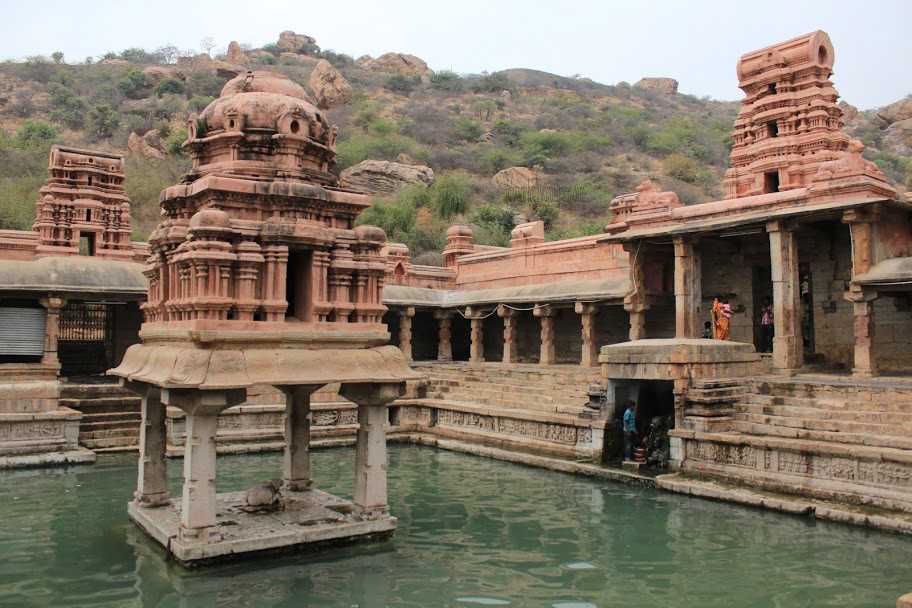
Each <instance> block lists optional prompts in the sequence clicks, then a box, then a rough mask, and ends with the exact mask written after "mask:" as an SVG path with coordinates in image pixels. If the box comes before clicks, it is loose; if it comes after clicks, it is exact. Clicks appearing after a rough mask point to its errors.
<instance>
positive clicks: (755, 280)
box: [751, 266, 773, 353]
mask: <svg viewBox="0 0 912 608" xmlns="http://www.w3.org/2000/svg"><path fill="white" fill-rule="evenodd" d="M751 291H752V303H753V311H754V314H753V319H752V321H753V324H754V332H753V334H754V348H756V349H757V352H758V353H768V352H773V334H772V328H770V329H764V327H763V325H762V322H763V308H764V307H765V306H766V305H767V304H769V305H772V303H773V273H772V269H771V268H770V267H769V266H754V267H753V268H752V280H751ZM767 332H768V335H767Z"/></svg>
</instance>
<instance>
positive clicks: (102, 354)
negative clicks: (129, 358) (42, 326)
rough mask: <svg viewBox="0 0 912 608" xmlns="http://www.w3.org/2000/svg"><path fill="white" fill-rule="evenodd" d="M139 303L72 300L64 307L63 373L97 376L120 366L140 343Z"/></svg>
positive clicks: (60, 335)
mask: <svg viewBox="0 0 912 608" xmlns="http://www.w3.org/2000/svg"><path fill="white" fill-rule="evenodd" d="M141 323H142V315H141V314H140V311H139V306H138V304H137V303H135V302H127V303H107V302H68V303H67V305H66V306H64V307H63V308H62V309H61V310H60V330H59V333H58V341H57V352H58V357H59V358H60V374H61V375H62V376H94V375H101V374H104V373H105V372H106V371H107V370H109V369H111V368H112V367H116V366H117V365H118V364H119V363H120V360H121V359H122V358H123V354H124V352H126V349H127V348H128V347H129V346H130V345H132V344H136V343H137V342H139V326H140V324H141Z"/></svg>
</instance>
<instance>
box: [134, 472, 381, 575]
mask: <svg viewBox="0 0 912 608" xmlns="http://www.w3.org/2000/svg"><path fill="white" fill-rule="evenodd" d="M216 503H217V506H216V521H217V525H216V526H215V528H216V529H215V531H214V536H213V538H210V539H209V540H208V541H200V540H194V539H182V538H180V535H179V533H178V532H179V529H180V499H179V498H174V499H172V500H171V502H170V503H169V504H168V505H166V506H163V507H157V508H148V507H142V506H139V505H138V504H137V503H136V502H131V503H130V504H129V507H128V511H129V515H130V518H131V519H132V520H133V521H134V522H136V524H137V525H139V526H140V527H141V528H142V529H143V530H145V531H146V533H147V534H149V536H151V537H152V538H153V539H155V540H156V541H158V542H159V543H160V544H161V545H162V546H163V547H166V548H169V549H170V551H171V552H172V553H173V555H174V556H175V557H176V558H177V560H178V561H180V562H181V563H182V564H184V565H186V566H195V565H200V564H202V563H206V562H211V561H218V560H223V559H230V558H232V557H235V556H237V555H240V554H244V556H245V557H246V556H248V555H249V554H250V553H273V552H282V551H291V550H299V549H303V548H306V547H308V546H313V545H316V544H323V543H330V542H351V541H355V540H368V539H370V538H377V537H382V536H388V535H390V534H392V533H393V531H394V530H395V528H396V518H395V517H392V516H390V515H386V514H384V515H378V516H375V517H372V518H369V519H362V518H361V517H360V516H359V515H357V514H356V513H355V512H354V505H353V504H352V503H351V502H349V501H347V500H344V499H342V498H338V497H336V496H333V495H332V494H328V493H326V492H322V491H320V490H309V491H306V492H290V493H287V494H286V496H285V508H284V509H282V510H276V511H270V512H254V513H248V512H245V511H244V510H243V509H242V507H243V505H244V504H245V492H230V493H224V494H219V495H217V497H216Z"/></svg>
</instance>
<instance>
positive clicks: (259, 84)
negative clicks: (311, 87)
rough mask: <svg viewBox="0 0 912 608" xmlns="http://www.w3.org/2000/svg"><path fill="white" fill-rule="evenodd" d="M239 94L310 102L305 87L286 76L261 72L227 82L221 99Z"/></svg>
mask: <svg viewBox="0 0 912 608" xmlns="http://www.w3.org/2000/svg"><path fill="white" fill-rule="evenodd" d="M237 93H278V94H279V95H287V96H288V97H295V98H297V99H303V100H305V101H310V99H309V98H308V97H307V92H306V91H305V90H304V87H302V86H301V85H299V84H297V83H296V82H293V81H291V80H290V79H289V78H288V77H287V76H285V75H284V74H277V73H276V72H264V71H259V70H257V71H255V72H247V73H246V74H240V75H239V76H235V77H234V78H232V79H231V80H229V81H228V82H226V83H225V86H224V87H222V92H221V94H220V95H219V97H228V96H229V95H235V94H237Z"/></svg>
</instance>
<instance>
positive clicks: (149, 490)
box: [130, 385, 170, 507]
mask: <svg viewBox="0 0 912 608" xmlns="http://www.w3.org/2000/svg"><path fill="white" fill-rule="evenodd" d="M130 388H131V389H132V390H134V391H135V392H138V393H140V394H141V395H142V424H141V426H140V427H139V475H138V477H137V480H136V492H135V493H134V495H133V497H134V498H135V499H136V502H138V503H139V504H140V506H143V507H160V506H162V505H166V504H168V503H169V502H170V496H169V495H168V469H167V465H166V462H165V448H166V445H167V441H166V439H165V437H166V435H165V406H164V405H162V402H161V390H160V389H159V388H158V387H157V386H150V385H137V386H136V387H135V388H134V387H130Z"/></svg>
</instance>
